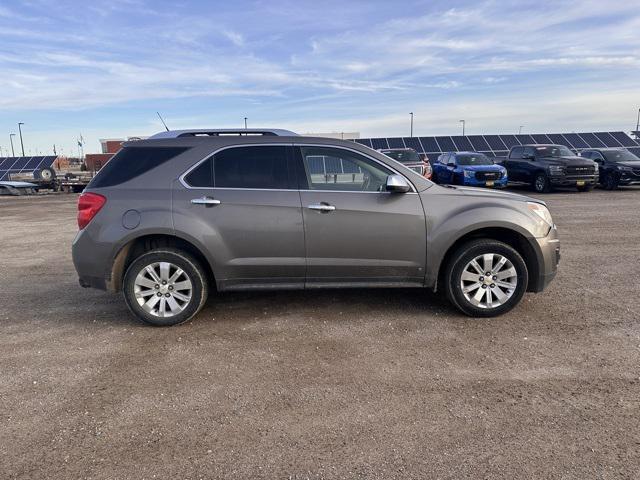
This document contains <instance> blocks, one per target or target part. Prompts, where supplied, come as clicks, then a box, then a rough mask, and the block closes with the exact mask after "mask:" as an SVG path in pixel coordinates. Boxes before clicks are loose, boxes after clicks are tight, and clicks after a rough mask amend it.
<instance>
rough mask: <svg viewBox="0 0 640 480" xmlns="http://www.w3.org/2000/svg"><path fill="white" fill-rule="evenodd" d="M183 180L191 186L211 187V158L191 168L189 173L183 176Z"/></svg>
mask: <svg viewBox="0 0 640 480" xmlns="http://www.w3.org/2000/svg"><path fill="white" fill-rule="evenodd" d="M184 181H185V182H187V183H188V184H189V185H190V186H192V187H203V188H207V187H208V188H211V187H213V165H212V163H211V159H210V158H209V159H207V160H205V161H204V162H202V163H201V164H200V165H198V166H197V167H196V168H194V169H193V170H191V172H189V174H188V175H187V176H186V177H184Z"/></svg>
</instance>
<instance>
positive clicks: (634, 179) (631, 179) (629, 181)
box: [618, 172, 640, 185]
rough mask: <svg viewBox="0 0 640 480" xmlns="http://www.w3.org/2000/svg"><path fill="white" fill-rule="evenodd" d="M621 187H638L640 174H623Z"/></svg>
mask: <svg viewBox="0 0 640 480" xmlns="http://www.w3.org/2000/svg"><path fill="white" fill-rule="evenodd" d="M618 184H619V185H637V184H640V174H639V175H636V174H635V172H622V173H621V174H620V180H619V181H618Z"/></svg>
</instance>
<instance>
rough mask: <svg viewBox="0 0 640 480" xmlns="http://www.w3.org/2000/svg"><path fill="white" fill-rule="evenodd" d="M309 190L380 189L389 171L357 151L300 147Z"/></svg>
mask: <svg viewBox="0 0 640 480" xmlns="http://www.w3.org/2000/svg"><path fill="white" fill-rule="evenodd" d="M300 150H301V153H302V160H303V163H304V167H305V170H306V174H307V182H308V184H309V189H310V190H336V191H349V192H382V191H384V190H385V185H386V183H387V177H388V176H389V175H391V174H393V171H391V170H390V169H388V168H386V167H384V166H382V165H380V164H379V163H377V162H374V161H373V160H371V159H369V158H367V157H365V156H364V155H360V154H359V153H356V152H352V151H349V150H343V149H341V148H332V147H301V149H300Z"/></svg>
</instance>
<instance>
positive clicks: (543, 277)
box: [528, 225, 560, 292]
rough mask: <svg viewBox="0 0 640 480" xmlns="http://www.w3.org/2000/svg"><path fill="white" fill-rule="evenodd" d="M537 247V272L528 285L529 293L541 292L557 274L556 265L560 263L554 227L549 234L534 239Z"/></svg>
mask: <svg viewBox="0 0 640 480" xmlns="http://www.w3.org/2000/svg"><path fill="white" fill-rule="evenodd" d="M535 241H536V242H537V247H538V249H539V257H538V272H537V275H535V278H533V279H530V280H533V281H532V282H531V284H530V285H529V288H528V290H529V291H530V292H541V291H543V290H544V289H545V288H547V286H548V285H549V283H551V281H552V280H553V279H554V278H555V276H556V274H557V273H558V264H559V263H560V239H559V238H558V230H557V229H556V227H555V225H554V227H553V228H552V229H551V230H550V231H549V234H548V235H547V236H546V237H543V238H536V239H535Z"/></svg>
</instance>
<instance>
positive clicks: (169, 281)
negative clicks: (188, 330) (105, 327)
mask: <svg viewBox="0 0 640 480" xmlns="http://www.w3.org/2000/svg"><path fill="white" fill-rule="evenodd" d="M123 293H124V298H125V301H126V302H127V306H128V307H129V310H131V312H132V313H133V314H134V315H135V316H136V317H138V318H139V319H140V320H142V321H143V322H145V323H148V324H150V325H155V326H170V325H177V324H179V323H183V322H186V321H187V320H189V319H190V318H191V317H193V316H194V315H195V314H196V313H198V311H199V310H200V309H201V308H202V306H203V305H204V303H205V302H206V300H207V294H208V285H207V275H206V273H205V271H204V269H203V268H202V266H201V265H200V263H199V262H198V261H197V260H196V259H195V258H193V257H192V256H191V255H189V254H188V253H185V252H182V251H180V250H177V249H173V248H160V249H156V250H151V251H148V252H145V253H143V254H142V255H140V256H139V257H138V258H136V259H135V260H134V261H133V262H132V263H131V265H129V268H127V272H126V273H125V276H124V282H123Z"/></svg>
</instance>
